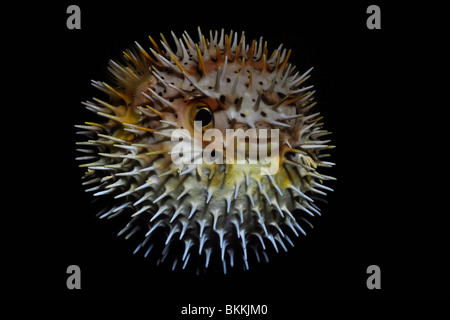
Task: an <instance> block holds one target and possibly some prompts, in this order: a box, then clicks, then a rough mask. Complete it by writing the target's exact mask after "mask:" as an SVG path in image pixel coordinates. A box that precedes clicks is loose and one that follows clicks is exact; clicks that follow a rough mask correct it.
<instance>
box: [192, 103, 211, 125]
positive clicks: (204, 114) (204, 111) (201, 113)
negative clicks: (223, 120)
mask: <svg viewBox="0 0 450 320" xmlns="http://www.w3.org/2000/svg"><path fill="white" fill-rule="evenodd" d="M195 121H201V122H202V127H206V126H208V125H209V124H210V123H211V122H212V121H213V114H212V112H211V110H209V109H208V108H205V107H202V108H200V109H198V110H197V113H196V114H195Z"/></svg>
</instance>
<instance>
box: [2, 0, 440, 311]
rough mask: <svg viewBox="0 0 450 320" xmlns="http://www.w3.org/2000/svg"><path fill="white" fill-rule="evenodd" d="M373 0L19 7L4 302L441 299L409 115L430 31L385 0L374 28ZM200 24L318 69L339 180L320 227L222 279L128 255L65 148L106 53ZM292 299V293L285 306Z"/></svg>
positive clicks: (13, 48) (417, 118)
mask: <svg viewBox="0 0 450 320" xmlns="http://www.w3.org/2000/svg"><path fill="white" fill-rule="evenodd" d="M355 3H356V2H355ZM70 4H78V5H79V6H80V8H81V27H82V29H81V30H68V29H67V28H66V19H67V17H68V14H66V8H67V6H68V5H70ZM370 4H371V3H369V2H365V1H362V2H359V1H358V2H357V3H356V4H349V3H341V2H339V3H335V2H332V3H327V2H317V3H315V4H314V5H313V4H311V3H303V2H299V1H298V2H292V3H290V2H282V1H279V2H272V3H267V4H263V3H262V2H258V3H256V2H254V3H253V2H252V3H250V2H249V3H247V2H245V1H242V2H239V1H237V2H232V3H219V2H217V3H216V2H209V3H202V2H199V1H186V2H185V3H181V4H176V3H174V2H173V1H172V2H169V1H166V2H164V1H160V2H150V1H142V2H141V1H139V2H138V1H129V2H113V3H104V4H103V5H100V4H96V5H93V4H92V3H88V2H76V3H69V2H64V1H63V2H61V3H59V4H54V5H45V4H39V5H33V6H27V7H24V8H18V9H17V10H16V12H18V13H19V16H20V17H21V18H20V20H19V21H26V22H28V23H29V27H27V28H24V29H19V28H17V29H15V32H14V33H13V34H14V35H15V36H13V37H11V36H10V37H8V38H7V39H8V41H7V42H6V43H7V44H8V45H7V46H5V49H4V51H5V52H6V54H7V56H8V58H7V60H5V63H6V64H9V65H11V64H13V65H14V64H15V65H18V66H19V67H20V68H19V69H18V70H19V71H16V72H15V74H14V77H15V78H14V79H13V80H12V81H13V82H14V84H15V85H14V87H15V89H18V90H17V91H14V92H11V91H10V97H11V96H12V97H13V101H14V106H16V108H12V109H9V110H12V115H11V117H10V118H8V119H9V123H12V124H13V126H12V129H11V130H9V131H8V132H9V135H7V136H6V138H5V140H7V141H6V142H12V143H11V144H12V145H14V149H13V150H9V151H8V152H5V154H4V155H3V161H4V162H3V163H4V165H3V167H4V169H5V173H6V174H5V175H4V179H5V180H4V183H5V185H6V186H7V192H6V193H4V194H3V197H5V198H6V201H3V202H4V203H11V204H12V205H11V206H10V207H8V206H5V205H4V206H3V209H2V211H3V212H4V219H5V220H4V224H3V239H2V254H3V257H4V258H3V259H2V276H3V284H2V286H1V288H2V290H4V291H5V292H8V296H9V297H13V298H31V299H36V298H52V299H61V298H62V299H81V298H92V299H99V298H117V299H126V298H128V299H144V300H147V301H149V302H150V301H156V300H166V301H174V302H173V303H174V308H173V310H172V311H171V312H173V313H174V314H176V313H177V312H178V310H179V307H180V306H182V305H186V304H187V303H195V301H196V300H202V301H203V303H206V302H205V301H206V300H214V301H215V302H211V303H216V305H217V306H222V307H223V305H224V304H231V303H236V302H240V303H250V302H251V303H269V304H270V302H271V301H275V300H295V301H298V302H301V301H303V300H305V299H379V298H391V299H405V298H442V297H447V298H448V297H449V295H448V291H447V287H448V284H449V281H448V277H446V272H448V271H447V270H448V268H449V263H448V262H447V259H446V255H448V252H447V251H448V250H447V240H446V238H447V230H446V228H445V225H444V224H443V223H441V222H440V220H439V219H440V217H441V215H443V214H444V212H443V211H442V210H439V209H438V208H437V207H436V206H435V205H433V196H429V193H428V192H427V191H429V190H430V189H432V186H430V184H431V182H429V180H428V179H427V178H426V175H427V174H429V175H433V174H432V172H435V174H438V172H437V171H434V170H432V169H431V168H430V167H429V166H432V162H431V160H430V162H427V160H423V159H424V158H427V157H432V156H431V155H430V154H428V153H427V151H426V148H423V145H421V141H425V140H422V139H424V137H423V136H424V135H425V136H426V135H427V131H425V132H423V131H421V130H420V126H419V123H420V122H421V120H423V119H424V118H426V117H427V114H426V113H424V112H423V109H421V108H419V107H418V106H417V100H416V98H415V94H417V93H418V92H417V90H418V89H414V87H411V86H410V84H411V83H415V84H416V85H417V86H416V88H419V87H420V83H421V77H420V76H419V75H418V74H417V72H418V70H419V69H421V67H420V66H419V64H420V63H421V62H423V61H422V60H423V59H422V58H421V57H422V56H421V55H420V54H418V52H419V50H420V49H423V47H426V43H427V41H430V40H429V39H430V38H429V37H428V36H426V35H425V31H423V30H422V26H423V23H422V22H421V20H420V19H416V17H418V16H417V15H416V14H417V11H416V9H417V8H413V9H414V14H412V11H411V7H408V6H398V7H393V6H392V5H389V4H386V3H384V2H380V1H375V2H374V4H378V5H379V6H380V8H381V12H382V29H381V30H368V29H367V27H366V19H367V17H368V14H367V13H366V8H367V6H368V5H370ZM437 10H438V9H437ZM419 11H420V10H419ZM19 24H20V23H19ZM19 24H16V26H18V25H19ZM197 26H200V27H201V28H202V31H203V32H204V33H206V34H208V32H209V30H210V29H212V30H215V29H219V30H220V29H221V28H225V31H229V30H231V29H232V30H235V31H238V32H239V33H240V32H241V31H245V33H246V39H247V40H251V39H259V37H260V36H261V35H262V36H264V38H265V39H266V40H267V41H268V44H269V49H272V50H273V49H275V48H276V47H277V46H278V44H279V43H283V44H284V45H285V47H287V48H291V49H293V53H292V56H291V62H293V63H294V64H296V65H297V67H298V69H299V70H301V71H306V70H308V69H309V68H310V67H311V66H314V67H315V68H314V70H313V72H312V77H311V79H310V80H308V83H309V84H314V86H315V88H316V90H317V93H316V97H317V101H318V102H319V104H318V108H319V109H320V112H321V114H322V115H324V122H325V128H326V129H328V130H329V131H332V132H333V134H332V136H331V139H332V144H334V145H336V146H337V147H336V148H335V149H334V150H332V151H331V153H332V161H333V162H335V163H336V164H337V165H336V167H335V168H333V169H331V170H328V171H327V172H326V174H330V175H333V176H335V177H336V178H337V181H335V182H331V183H330V184H329V186H331V187H332V188H333V189H334V190H335V191H334V192H333V193H329V195H328V197H327V201H328V204H324V205H322V206H321V207H322V212H323V215H322V216H321V217H316V218H314V219H313V221H312V222H313V224H314V229H308V230H307V233H308V236H307V237H300V238H299V239H296V240H295V248H290V249H289V251H288V252H287V253H280V254H277V255H271V256H270V262H269V263H268V264H253V265H251V266H250V270H249V271H246V272H242V271H240V270H232V271H231V272H230V273H229V274H227V275H223V274H221V269H218V270H215V269H214V268H213V270H211V272H209V273H206V274H200V275H198V276H197V275H195V274H194V273H191V272H187V271H175V272H172V271H170V268H169V267H168V266H167V265H166V266H160V267H157V266H155V264H154V262H151V261H148V260H146V259H145V258H144V257H143V254H142V252H141V253H140V254H136V255H133V254H132V252H133V250H134V248H135V247H136V244H137V242H133V241H134V240H132V239H130V240H124V239H123V238H120V237H116V234H117V232H118V231H119V230H120V229H121V226H122V223H123V221H121V222H120V223H117V222H114V221H111V222H110V221H103V220H98V219H97V218H95V214H96V212H97V209H98V205H91V204H90V201H91V200H92V197H91V195H90V194H86V193H85V192H84V190H83V188H82V187H81V180H80V177H81V175H82V173H83V170H81V169H79V168H78V164H79V163H78V162H76V161H75V160H74V158H75V157H76V156H77V153H76V152H75V149H76V146H75V142H76V141H80V140H81V139H82V138H80V137H78V136H77V135H76V134H75V132H76V129H75V128H74V125H76V124H82V123H83V122H84V121H90V120H92V119H93V115H92V114H91V113H90V112H89V111H87V110H85V109H84V107H83V106H82V105H81V101H85V100H90V99H91V98H92V97H93V96H96V95H97V96H98V92H97V91H96V90H95V89H94V88H93V87H92V86H91V85H90V80H91V79H93V80H104V79H105V76H106V72H105V71H106V66H107V62H108V60H109V59H111V58H113V59H114V58H118V57H119V56H121V52H122V50H124V49H125V48H127V47H129V46H130V45H132V44H133V43H134V41H138V42H139V43H140V44H141V45H142V46H143V47H145V48H147V47H149V41H148V38H147V36H148V35H151V36H152V37H153V38H154V39H159V33H160V32H162V33H163V34H164V35H165V36H166V38H168V39H169V36H170V31H171V30H173V31H174V32H175V34H177V35H181V33H182V32H183V31H184V30H187V31H188V32H189V33H190V34H191V36H192V37H193V38H194V39H196V38H197V29H196V28H197ZM9 39H11V40H9ZM169 41H170V40H169ZM416 81H417V82H416ZM425 94H426V91H425V92H424V93H423V95H425ZM12 120H13V121H12ZM415 124H417V126H416V125H415ZM408 125H412V126H410V127H408V129H407V126H408ZM411 128H412V130H411ZM12 164H14V165H12ZM427 181H428V182H429V183H428V182H427ZM72 264H75V265H78V266H80V268H81V290H68V289H67V287H66V279H67V277H68V275H67V274H66V268H67V267H68V266H69V265H72ZM369 265H378V266H379V267H380V268H381V288H382V289H381V290H369V289H367V287H366V279H367V277H368V274H367V273H366V269H367V267H368V266H369ZM175 301H176V302H175ZM197 304H199V305H201V303H200V302H197ZM289 306H291V308H294V307H295V304H283V308H289ZM155 307H156V306H155ZM273 308H274V309H273V312H276V311H275V310H277V308H279V306H278V305H276V304H274V307H273Z"/></svg>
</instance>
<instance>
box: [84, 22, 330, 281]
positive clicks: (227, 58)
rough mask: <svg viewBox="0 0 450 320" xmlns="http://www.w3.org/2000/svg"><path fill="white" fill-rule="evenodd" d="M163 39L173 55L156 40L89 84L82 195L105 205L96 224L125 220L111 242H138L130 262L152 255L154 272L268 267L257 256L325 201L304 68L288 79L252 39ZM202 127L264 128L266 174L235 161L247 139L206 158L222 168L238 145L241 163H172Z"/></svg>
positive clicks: (285, 239) (319, 141) (283, 63)
mask: <svg viewBox="0 0 450 320" xmlns="http://www.w3.org/2000/svg"><path fill="white" fill-rule="evenodd" d="M171 35H172V37H173V41H174V46H173V45H172V46H171V45H170V44H169V42H168V41H167V40H166V38H165V37H164V36H163V35H162V34H161V41H160V45H158V44H157V43H156V42H155V41H154V40H153V39H152V38H151V37H149V39H150V42H151V44H152V48H149V49H148V50H146V49H144V48H143V47H142V46H141V45H139V44H138V43H137V42H135V47H134V48H131V49H127V50H125V51H124V52H123V58H122V60H121V61H113V60H110V61H109V66H108V71H109V75H110V78H111V81H110V82H109V83H106V82H100V81H92V84H93V86H94V87H96V88H98V89H99V90H100V91H102V92H104V93H105V94H106V98H105V99H103V100H101V99H98V98H93V101H86V102H84V103H83V104H84V105H85V106H86V107H87V109H88V110H90V111H93V112H94V113H96V114H97V115H99V116H100V118H101V119H104V120H100V121H98V122H86V123H85V124H84V125H79V126H77V127H78V128H81V129H82V130H83V131H81V132H79V133H80V134H82V135H86V136H87V139H88V140H87V141H81V142H78V143H77V144H78V145H80V146H85V147H84V148H80V149H78V151H79V152H81V153H83V156H81V157H78V158H77V159H78V160H82V161H85V160H88V163H83V164H82V165H80V167H82V168H85V169H86V172H85V174H84V177H83V179H85V181H84V182H83V185H85V186H87V189H86V191H87V192H93V195H94V196H96V197H97V196H107V199H108V201H107V202H108V203H109V204H110V206H109V207H107V208H105V209H104V210H103V211H101V212H100V213H99V216H100V218H111V217H114V216H117V215H126V216H129V217H130V220H129V222H128V223H127V224H126V226H125V227H124V228H123V229H122V230H121V231H120V232H119V233H118V235H125V237H126V238H129V237H130V236H132V235H133V234H140V235H141V238H140V239H141V240H142V241H141V242H140V243H139V245H138V247H137V248H136V249H135V251H134V253H136V252H137V251H139V250H141V251H144V255H145V256H146V257H147V255H148V254H149V252H151V251H152V249H153V252H152V255H153V253H154V252H155V251H159V252H158V253H155V255H157V256H159V259H158V260H157V262H158V264H159V263H161V262H163V261H164V260H167V261H169V260H170V262H169V263H170V264H171V265H172V269H174V268H176V265H177V263H178V265H181V267H182V268H183V269H184V268H185V267H186V265H187V264H188V261H195V262H192V263H194V264H196V265H197V267H202V268H207V267H208V265H209V264H210V260H211V257H216V258H213V259H217V260H218V263H220V261H221V262H222V265H223V271H224V272H225V273H226V271H227V266H231V267H233V266H235V265H237V264H240V265H241V266H243V268H244V269H248V268H249V263H248V261H249V259H250V256H251V255H253V258H252V259H253V260H254V259H255V258H256V260H257V261H258V262H259V261H260V260H262V259H264V260H265V261H268V255H267V252H268V251H273V250H275V251H276V252H278V251H279V250H280V249H282V250H284V251H287V247H286V245H287V244H289V245H291V246H294V243H293V241H292V240H291V238H290V237H292V236H293V235H295V236H296V237H298V236H299V235H300V234H303V235H306V233H305V231H304V227H305V224H306V225H310V226H312V225H311V223H310V222H309V220H308V217H313V216H314V215H320V209H319V207H318V206H317V205H316V202H315V201H314V200H317V199H321V196H323V195H326V193H325V191H333V190H332V189H331V188H330V187H327V186H325V185H324V184H323V182H324V181H325V180H334V178H333V177H331V176H327V175H324V174H322V173H319V172H318V169H319V168H320V167H331V166H333V165H334V163H332V162H329V161H325V160H324V159H325V158H326V157H329V154H327V153H326V150H328V149H331V148H333V147H334V146H331V145H329V144H328V143H329V142H330V140H323V138H322V137H324V136H327V135H329V134H330V132H328V131H326V130H324V129H323V128H322V126H323V123H322V122H321V120H322V118H323V117H321V116H320V114H319V113H318V112H312V111H311V110H312V109H313V107H314V106H315V105H316V102H315V101H314V93H315V91H314V90H312V88H313V86H312V85H310V86H305V85H304V83H305V81H306V80H308V78H309V77H310V74H309V73H310V71H311V70H312V68H311V69H309V70H307V71H306V72H304V73H301V72H300V71H297V70H296V67H295V66H294V65H292V64H291V63H289V62H288V61H289V57H290V55H291V50H286V49H284V48H283V45H280V46H279V47H278V48H277V49H275V50H274V51H273V53H271V54H270V55H269V51H268V48H267V42H266V41H263V38H262V37H261V38H260V39H259V41H258V40H253V41H251V42H246V38H245V33H244V32H242V34H241V35H240V36H239V35H238V33H237V32H235V33H233V32H232V31H231V32H230V33H229V34H226V33H225V32H224V30H223V29H222V30H221V31H220V32H219V31H214V32H213V31H210V32H209V37H208V36H206V37H205V35H203V34H202V32H201V30H200V28H198V36H199V39H198V42H194V41H193V40H192V38H191V37H190V36H189V34H188V33H187V32H184V33H183V34H182V37H181V38H178V37H177V36H176V35H175V34H174V33H173V32H172V33H171ZM196 121H198V122H197V124H200V126H201V128H200V131H201V132H200V139H194V136H195V128H196V127H195V126H194V124H195V122H196ZM198 127H199V126H197V128H198ZM208 129H216V130H218V131H216V132H219V133H223V135H226V132H227V130H230V129H234V130H237V129H242V130H248V129H255V130H256V131H257V132H259V131H261V130H262V129H264V130H269V129H270V130H276V132H277V133H278V134H277V135H276V138H277V141H271V139H274V138H275V135H274V136H271V135H270V134H269V136H268V139H267V141H266V145H272V144H274V143H276V146H277V150H276V151H277V152H275V153H274V154H271V157H272V160H273V161H274V162H272V163H275V166H276V168H275V169H276V170H275V172H276V173H273V174H263V172H262V170H261V168H262V167H265V166H267V162H266V163H263V162H262V161H261V159H259V160H257V161H256V162H255V161H253V162H251V161H249V159H248V158H247V156H248V150H249V149H250V147H251V146H252V144H259V143H260V140H259V139H256V140H255V139H248V138H247V139H244V140H242V139H241V140H240V141H233V143H232V144H231V145H230V144H229V143H228V144H227V143H225V141H224V142H223V145H221V147H222V148H221V149H220V148H218V149H217V150H216V149H214V150H213V152H212V153H213V154H214V153H215V155H214V156H215V158H218V157H219V158H220V159H224V160H230V159H229V157H228V158H227V159H225V158H226V151H227V149H229V148H231V146H233V147H236V146H237V144H244V145H245V150H246V153H245V157H244V161H241V162H237V161H222V162H220V161H219V162H217V163H216V162H214V163H210V162H209V163H207V162H205V161H200V162H199V161H191V162H190V163H189V162H183V163H175V162H174V161H173V153H174V152H173V150H174V147H175V146H176V145H177V144H179V143H180V142H179V141H180V140H179V139H178V140H177V139H173V133H174V132H175V131H176V130H182V131H181V132H184V135H185V137H184V138H185V139H184V141H185V142H186V141H187V143H188V144H191V145H194V147H197V148H200V150H205V149H206V146H207V145H209V144H210V143H211V142H210V141H211V140H209V141H206V139H204V136H202V135H201V133H202V132H207V130H208ZM270 132H273V131H270ZM237 149H238V148H234V150H237ZM209 150H210V149H209ZM216 151H217V152H216ZM324 151H325V152H324ZM183 156H184V157H186V154H184V155H183ZM191 156H192V157H191ZM188 157H191V159H192V158H194V157H195V156H193V155H188ZM233 157H235V153H232V154H231V160H233ZM155 234H159V236H155ZM154 248H155V249H154ZM156 248H158V249H156ZM169 256H170V258H168V257H169ZM238 261H239V262H238Z"/></svg>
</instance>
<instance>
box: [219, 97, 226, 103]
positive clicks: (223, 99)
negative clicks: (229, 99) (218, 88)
mask: <svg viewBox="0 0 450 320" xmlns="http://www.w3.org/2000/svg"><path fill="white" fill-rule="evenodd" d="M225 100H226V97H225V96H224V95H221V96H220V98H219V101H220V103H225Z"/></svg>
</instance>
